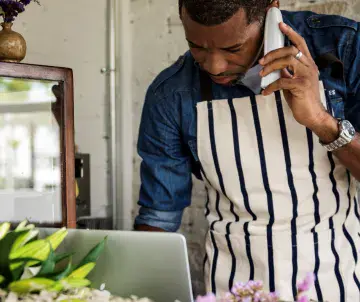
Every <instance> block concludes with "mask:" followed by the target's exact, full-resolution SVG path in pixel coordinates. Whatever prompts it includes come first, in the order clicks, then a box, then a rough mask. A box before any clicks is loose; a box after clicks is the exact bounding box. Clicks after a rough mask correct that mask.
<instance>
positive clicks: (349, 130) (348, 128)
mask: <svg viewBox="0 0 360 302" xmlns="http://www.w3.org/2000/svg"><path fill="white" fill-rule="evenodd" d="M341 127H342V130H343V131H344V132H345V133H346V134H347V135H348V136H350V137H351V138H352V137H354V135H355V133H356V131H355V129H354V127H353V125H351V123H350V122H349V121H342V122H341Z"/></svg>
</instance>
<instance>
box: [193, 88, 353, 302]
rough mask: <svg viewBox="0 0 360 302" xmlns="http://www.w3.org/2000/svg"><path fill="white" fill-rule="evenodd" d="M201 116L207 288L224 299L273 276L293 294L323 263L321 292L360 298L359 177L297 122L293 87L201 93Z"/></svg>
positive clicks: (270, 285)
mask: <svg viewBox="0 0 360 302" xmlns="http://www.w3.org/2000/svg"><path fill="white" fill-rule="evenodd" d="M320 87H322V84H321V83H320ZM321 97H322V102H323V104H325V105H326V98H325V95H324V93H322V94H321ZM330 112H331V111H330ZM197 116H198V137H197V141H198V148H197V149H198V156H199V160H200V163H201V165H200V166H201V172H202V175H203V176H204V177H203V179H204V182H205V184H206V192H207V196H208V198H207V200H206V203H205V211H204V212H205V215H206V218H207V219H208V221H209V226H210V228H209V233H208V236H207V238H206V252H207V253H206V255H207V256H206V257H205V259H204V272H205V277H206V287H207V290H208V291H212V292H214V293H216V294H217V295H218V296H219V298H220V297H221V295H222V294H223V293H225V292H227V291H229V289H230V288H231V287H232V286H233V285H234V282H236V281H240V282H246V281H247V280H249V279H254V280H263V281H264V285H265V289H266V290H268V291H277V292H278V293H279V294H280V297H281V299H282V300H285V301H293V300H295V299H294V298H295V296H296V284H297V282H298V281H300V280H301V279H303V278H304V277H305V275H306V273H307V272H311V271H313V272H314V274H315V275H316V280H315V286H314V287H313V288H312V289H311V290H310V291H309V296H310V298H311V299H312V300H315V301H332V300H336V301H347V300H348V299H351V300H358V298H359V273H360V267H359V264H358V259H359V251H358V250H359V248H360V238H359V237H358V234H360V221H359V208H358V202H357V200H356V188H355V185H354V182H352V181H351V179H352V178H350V176H349V174H348V173H347V171H346V168H344V167H343V166H342V164H341V163H340V161H339V160H338V159H337V158H336V157H334V156H333V155H332V154H330V153H328V152H326V150H325V149H324V148H323V147H322V146H321V145H320V144H319V143H318V140H317V137H316V135H314V134H313V133H312V132H311V131H310V130H309V129H306V128H305V127H303V126H302V125H300V124H299V123H297V122H296V120H295V119H294V117H293V115H292V112H291V109H290V108H289V106H288V104H287V102H286V101H285V99H284V96H283V94H282V93H275V94H273V95H272V96H267V97H264V96H256V97H255V96H254V95H252V96H250V97H244V98H230V99H227V98H226V99H221V100H213V101H205V102H200V103H198V104H197Z"/></svg>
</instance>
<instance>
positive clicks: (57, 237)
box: [46, 228, 68, 251]
mask: <svg viewBox="0 0 360 302" xmlns="http://www.w3.org/2000/svg"><path fill="white" fill-rule="evenodd" d="M67 234H68V231H67V229H66V228H61V229H60V230H58V231H56V232H55V233H53V234H51V235H50V236H49V237H47V238H46V240H47V241H50V243H51V247H52V248H53V250H54V251H55V250H56V249H57V248H58V246H59V245H60V244H61V242H63V240H64V239H65V237H66V236H67Z"/></svg>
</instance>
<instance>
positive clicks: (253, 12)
mask: <svg viewBox="0 0 360 302" xmlns="http://www.w3.org/2000/svg"><path fill="white" fill-rule="evenodd" d="M271 2H272V0H179V13H180V16H181V9H182V7H183V6H184V7H185V8H186V10H187V13H188V14H189V16H190V18H191V19H192V20H194V21H195V22H198V23H200V24H203V25H206V26H212V25H219V24H221V23H224V22H226V21H227V20H229V19H230V18H231V17H232V16H234V15H235V14H236V13H237V12H238V11H239V9H240V8H243V9H244V11H245V12H246V17H247V22H248V24H251V23H253V22H260V23H262V22H263V20H264V17H265V13H266V8H267V7H268V5H269V4H270V3H271Z"/></svg>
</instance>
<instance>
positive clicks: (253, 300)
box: [196, 273, 314, 302]
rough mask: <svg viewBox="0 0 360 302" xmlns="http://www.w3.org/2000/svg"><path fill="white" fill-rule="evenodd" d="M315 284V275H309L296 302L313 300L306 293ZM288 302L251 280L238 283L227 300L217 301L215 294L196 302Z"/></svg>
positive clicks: (199, 298) (300, 288)
mask: <svg viewBox="0 0 360 302" xmlns="http://www.w3.org/2000/svg"><path fill="white" fill-rule="evenodd" d="M313 284H314V274H312V273H309V274H307V275H306V277H305V279H304V280H303V281H301V282H300V283H299V284H298V286H297V288H298V292H297V300H296V302H310V301H311V300H310V299H309V298H308V297H307V296H306V292H307V291H308V290H309V289H310V288H311V287H312V285H313ZM219 301H221V302H286V301H283V300H281V299H280V298H279V296H278V295H277V293H275V292H274V293H267V292H265V291H264V290H263V284H262V282H261V281H253V280H250V281H248V282H247V283H242V282H240V283H236V284H235V285H234V286H233V288H232V289H231V291H230V292H229V293H226V295H225V298H224V299H221V300H217V299H216V297H215V295H214V294H211V293H210V294H207V295H206V296H198V297H197V299H196V302H219Z"/></svg>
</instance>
